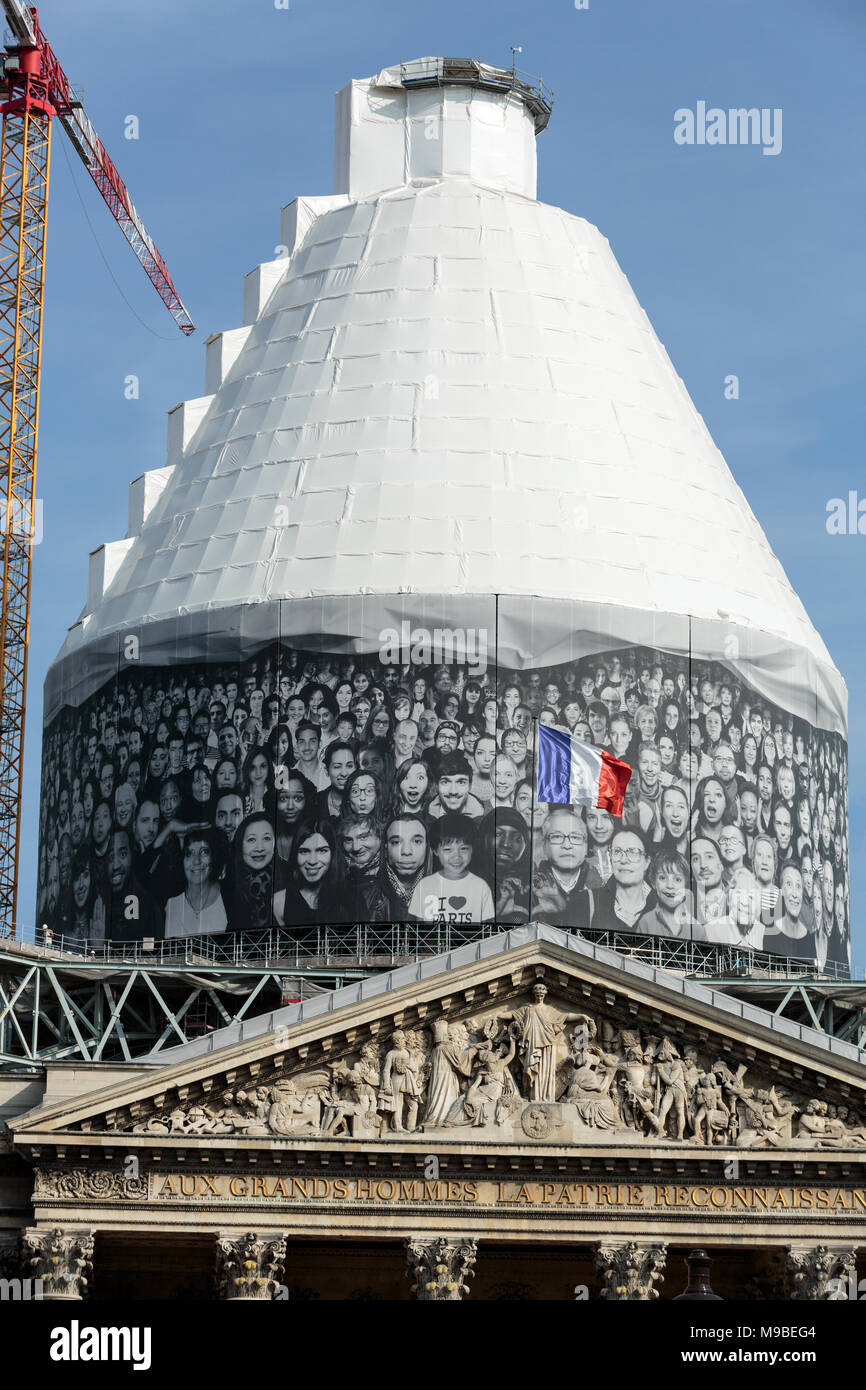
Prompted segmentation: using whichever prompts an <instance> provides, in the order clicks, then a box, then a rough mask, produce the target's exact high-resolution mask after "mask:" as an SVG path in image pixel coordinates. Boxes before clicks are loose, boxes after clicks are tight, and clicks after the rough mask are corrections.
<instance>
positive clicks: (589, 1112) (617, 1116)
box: [128, 983, 866, 1149]
mask: <svg viewBox="0 0 866 1390" xmlns="http://www.w3.org/2000/svg"><path fill="white" fill-rule="evenodd" d="M748 1071H749V1069H748V1068H747V1066H746V1064H745V1063H738V1064H736V1065H729V1064H728V1063H727V1062H725V1061H722V1060H719V1058H718V1057H717V1056H715V1055H714V1054H713V1053H712V1052H709V1051H706V1050H705V1049H703V1048H702V1047H700V1046H699V1045H697V1044H695V1043H693V1042H689V1041H685V1040H683V1039H681V1038H677V1039H676V1040H675V1039H674V1038H672V1037H670V1036H667V1035H665V1034H663V1033H661V1032H659V1033H652V1032H650V1031H649V1030H648V1029H647V1028H641V1027H634V1026H628V1027H622V1026H620V1025H619V1024H618V1023H615V1022H613V1021H611V1020H609V1019H605V1018H604V1017H593V1016H592V1015H590V1014H588V1013H580V1012H573V1011H572V1010H570V1009H569V1008H567V1007H566V1006H565V1005H563V1004H559V1003H557V1002H556V1001H555V1000H552V999H551V997H550V994H549V991H548V988H547V986H546V985H544V984H541V983H537V984H535V985H534V986H533V987H532V989H531V991H530V992H529V994H528V996H527V997H525V999H524V1000H522V1001H521V1000H520V999H518V1000H517V1002H516V1003H514V1004H512V1005H511V1006H510V1007H500V1008H498V1009H497V1008H495V1007H494V1006H493V1005H491V1006H489V1007H488V1008H487V1009H485V1010H484V1011H483V1012H481V1013H479V1014H478V1015H477V1016H475V1017H466V1016H465V1014H464V1015H463V1016H459V1017H456V1016H455V1017H450V1016H449V1015H448V1014H447V1013H443V1014H441V1015H440V1016H439V1017H436V1018H434V1019H432V1020H431V1022H430V1023H429V1024H426V1025H425V1026H423V1027H422V1026H416V1027H413V1028H403V1027H401V1028H395V1029H394V1030H393V1031H392V1032H391V1033H390V1034H388V1033H385V1034H383V1035H382V1037H381V1040H380V1038H379V1037H378V1036H377V1037H376V1038H375V1039H371V1040H369V1041H366V1042H364V1043H363V1044H362V1045H361V1046H360V1047H359V1048H357V1049H356V1050H354V1051H351V1050H348V1051H346V1052H345V1054H344V1055H341V1056H338V1057H337V1058H336V1059H335V1060H334V1061H331V1062H328V1063H327V1064H326V1065H320V1066H319V1067H317V1068H316V1069H312V1070H310V1069H308V1070H306V1071H296V1072H291V1073H289V1074H283V1073H282V1072H279V1073H278V1072H277V1071H276V1069H275V1068H274V1069H273V1075H269V1074H268V1072H267V1070H266V1069H263V1070H262V1072H261V1073H260V1074H259V1075H258V1076H257V1077H256V1084H255V1085H252V1084H248V1085H242V1086H234V1087H232V1088H227V1089H225V1090H223V1091H221V1092H212V1093H211V1094H209V1095H207V1096H202V1097H200V1098H198V1099H195V1100H192V1101H189V1102H187V1103H186V1104H183V1105H181V1104H176V1105H174V1106H170V1105H165V1106H164V1107H163V1111H162V1112H161V1113H160V1112H157V1113H155V1114H153V1115H150V1116H149V1117H147V1118H143V1119H142V1118H138V1119H137V1120H136V1121H135V1122H133V1123H132V1124H131V1125H129V1126H128V1127H131V1128H132V1129H133V1131H134V1132H136V1133H144V1134H164V1135H174V1134H186V1135H205V1134H207V1135H214V1134H234V1135H262V1136H268V1135H270V1136H275V1137H278V1138H290V1139H291V1138H298V1139H303V1138H327V1139H344V1138H345V1139H352V1140H357V1139H388V1138H393V1137H396V1136H406V1135H413V1134H414V1135H422V1134H423V1135H428V1134H439V1135H441V1136H443V1137H445V1136H449V1135H450V1136H453V1137H459V1134H460V1132H461V1131H465V1130H468V1129H471V1130H472V1138H473V1140H474V1139H484V1138H488V1139H490V1140H493V1141H497V1142H509V1141H518V1142H521V1143H525V1142H526V1140H527V1138H528V1139H530V1140H533V1141H544V1142H551V1143H560V1144H569V1143H582V1144H598V1143H607V1142H615V1143H616V1144H618V1145H622V1144H644V1143H647V1142H652V1143H654V1144H692V1145H696V1146H700V1147H704V1148H706V1147H726V1148H741V1149H769V1148H774V1149H844V1148H854V1149H857V1148H863V1147H866V1124H864V1120H863V1118H862V1117H861V1116H860V1115H859V1114H857V1113H856V1112H855V1111H854V1110H853V1109H852V1108H851V1107H850V1106H847V1105H843V1104H838V1105H834V1104H832V1103H831V1102H830V1101H828V1100H819V1099H817V1098H816V1097H815V1096H814V1095H811V1096H810V1095H809V1094H808V1093H805V1094H802V1095H800V1094H794V1093H791V1092H789V1091H788V1090H786V1089H785V1088H784V1087H782V1086H781V1085H780V1084H778V1083H776V1084H774V1082H773V1080H772V1079H771V1077H770V1076H769V1075H768V1076H766V1077H762V1076H761V1074H760V1063H758V1064H756V1067H755V1073H756V1074H755V1077H754V1078H753V1077H751V1076H750V1075H749V1074H748Z"/></svg>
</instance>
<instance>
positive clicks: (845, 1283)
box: [785, 1245, 857, 1301]
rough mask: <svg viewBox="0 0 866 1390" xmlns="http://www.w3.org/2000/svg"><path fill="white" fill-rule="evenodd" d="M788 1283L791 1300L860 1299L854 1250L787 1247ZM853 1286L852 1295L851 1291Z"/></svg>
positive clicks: (804, 1246)
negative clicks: (858, 1296) (849, 1290)
mask: <svg viewBox="0 0 866 1390" xmlns="http://www.w3.org/2000/svg"><path fill="white" fill-rule="evenodd" d="M785 1283H786V1285H787V1287H788V1288H789V1289H790V1290H791V1293H790V1297H791V1298H792V1299H816V1300H819V1299H824V1300H830V1301H833V1300H838V1299H844V1298H848V1297H851V1296H853V1297H854V1298H856V1297H857V1264H856V1260H855V1257H854V1250H853V1247H851V1246H830V1245H788V1246H786V1248H785ZM851 1284H853V1286H854V1292H853V1295H849V1293H848V1288H849V1286H850V1285H851Z"/></svg>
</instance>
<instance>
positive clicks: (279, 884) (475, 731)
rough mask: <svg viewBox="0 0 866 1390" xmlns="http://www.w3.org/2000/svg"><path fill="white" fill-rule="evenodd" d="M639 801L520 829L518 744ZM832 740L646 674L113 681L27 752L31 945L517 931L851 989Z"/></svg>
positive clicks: (681, 673)
mask: <svg viewBox="0 0 866 1390" xmlns="http://www.w3.org/2000/svg"><path fill="white" fill-rule="evenodd" d="M536 722H537V723H540V724H548V725H551V726H552V727H555V728H559V729H564V730H567V731H568V732H569V733H571V734H574V735H576V736H577V737H578V738H581V739H583V740H586V741H588V742H591V743H594V744H596V745H597V746H599V747H602V748H607V749H609V751H610V752H611V753H612V754H613V755H614V756H615V757H617V758H619V759H621V760H623V761H624V762H626V763H628V764H629V765H630V766H631V767H632V769H633V774H632V778H631V782H630V785H629V789H628V794H627V797H626V803H625V810H624V814H623V816H622V819H615V818H614V817H612V816H611V815H610V814H609V813H608V812H606V811H601V810H595V809H589V810H583V809H573V808H571V807H568V806H553V805H550V806H548V805H541V804H535V805H533V779H532V758H533V738H534V728H535V724H536ZM847 804H848V803H847V760H846V747H845V743H844V740H843V739H842V737H841V736H840V735H838V734H834V733H827V732H824V731H822V730H817V729H815V728H813V727H812V726H810V725H809V724H807V723H806V722H804V721H803V720H800V719H797V718H795V717H794V716H792V715H790V714H787V713H786V712H785V711H784V710H782V709H779V708H776V707H775V706H773V705H770V704H768V703H767V702H766V701H765V700H764V699H762V698H759V697H758V696H757V695H755V694H754V693H753V692H752V691H751V690H750V689H749V688H748V687H747V686H746V685H745V684H744V683H742V682H739V681H738V680H737V679H735V678H734V677H733V676H732V675H731V672H730V670H729V669H728V667H727V666H723V665H721V664H715V663H709V662H705V663H696V662H694V661H692V663H691V669H689V664H688V663H687V662H686V661H685V660H683V659H682V658H679V657H670V656H667V655H666V654H665V653H664V652H662V651H659V650H654V649H649V648H645V647H631V648H628V649H621V650H617V651H616V652H612V653H608V654H604V655H595V656H592V657H591V658H581V659H580V660H576V661H573V662H569V663H565V664H562V665H559V666H556V667H551V668H545V669H531V668H530V669H527V670H522V671H519V672H516V671H508V670H502V669H501V668H500V669H499V670H495V669H494V668H493V667H492V666H488V667H487V669H486V670H485V672H484V674H481V675H476V674H473V670H472V668H471V667H467V666H461V665H454V664H450V665H432V664H430V665H418V664H415V665H411V664H410V665H402V666H399V665H394V664H387V663H386V662H385V661H384V660H383V659H382V658H381V656H380V654H379V653H374V654H372V655H370V656H360V655H359V656H329V655H326V654H324V655H323V654H321V653H310V652H307V651H303V650H299V649H294V648H290V647H287V646H286V645H285V644H283V643H275V644H271V645H268V646H266V647H263V648H262V649H260V650H259V651H258V652H257V653H256V654H255V655H253V656H251V657H249V658H248V659H245V660H242V661H239V662H238V663H236V664H234V665H232V664H225V663H222V664H214V663H207V664H204V663H203V664H200V665H189V666H186V665H184V666H178V667H175V668H162V667H160V668H155V667H148V668H143V669H134V668H133V667H128V668H126V669H124V670H123V671H122V672H121V673H120V674H119V675H118V676H117V677H116V679H115V680H112V681H111V682H109V683H108V684H107V685H106V686H105V687H104V688H103V689H102V690H101V691H99V692H98V693H97V694H95V695H92V696H91V697H90V698H89V700H88V701H87V702H86V703H85V704H83V705H82V706H81V707H80V708H77V709H71V708H69V707H66V708H64V709H62V710H61V712H60V713H59V714H58V715H57V716H56V717H55V719H54V720H53V721H52V723H51V724H50V725H49V727H48V728H47V729H46V731H45V735H44V747H43V772H42V797H41V813H40V814H41V822H40V851H39V871H38V872H39V882H38V902H37V922H38V924H39V925H40V926H42V927H43V928H44V927H48V928H50V929H51V931H53V932H54V933H55V935H61V934H62V935H63V936H64V937H66V938H70V937H71V938H77V939H79V940H81V941H84V940H90V941H100V940H104V939H111V940H113V941H124V940H136V939H141V938H145V937H154V938H156V939H161V938H168V939H170V938H177V937H194V936H204V935H214V934H220V933H223V932H234V931H251V930H257V929H262V928H268V927H271V926H280V927H287V928H293V927H297V928H304V927H309V926H312V925H315V924H323V923H328V924H337V923H376V922H378V923H403V922H413V923H418V924H422V925H430V926H436V925H440V924H443V923H448V924H452V925H461V926H468V925H472V924H480V923H493V922H495V923H497V924H499V925H501V926H503V927H507V926H513V925H517V924H520V923H523V922H526V921H528V920H529V918H530V915H531V916H532V917H533V918H534V919H536V920H539V921H542V922H547V923H550V924H552V925H556V926H562V927H567V928H570V929H572V930H575V931H591V930H595V931H617V932H622V933H633V934H637V935H647V934H649V935H652V936H656V937H666V938H669V939H672V940H674V939H691V940H694V941H699V942H709V943H718V944H721V945H730V946H736V945H742V946H745V947H748V948H752V949H755V950H759V951H767V952H772V953H776V954H779V955H782V956H787V957H789V958H794V959H796V960H798V961H803V962H807V963H811V964H813V965H817V966H818V967H819V968H820V969H824V968H825V966H826V965H827V963H828V962H830V964H831V967H838V968H842V969H843V970H844V969H846V968H847V967H848V964H849V958H850V951H849V919H848V873H849V864H848V826H847Z"/></svg>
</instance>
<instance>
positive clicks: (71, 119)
mask: <svg viewBox="0 0 866 1390" xmlns="http://www.w3.org/2000/svg"><path fill="white" fill-rule="evenodd" d="M0 3H2V8H3V12H4V13H5V16H6V20H7V23H8V25H9V29H10V31H11V34H10V36H9V40H10V41H8V42H7V44H6V51H5V55H2V57H0V62H2V75H0V101H2V105H0V112H2V116H3V133H2V149H0V523H2V536H0V547H2V576H0V583H2V593H0V937H4V936H6V937H13V936H14V935H15V921H16V917H15V914H16V903H17V895H18V847H19V841H20V832H21V795H22V780H23V756H24V716H25V709H26V690H27V648H28V642H29V637H30V578H31V568H32V553H33V537H34V533H35V505H36V446H37V438H38V429H39V367H40V357H41V348H42V305H43V297H44V290H45V231H46V220H47V212H48V175H49V168H50V162H51V126H52V122H53V119H54V117H55V116H56V117H57V119H58V121H59V122H60V124H61V125H62V127H63V129H64V130H65V132H66V134H67V135H68V136H69V138H70V140H71V141H72V144H73V146H74V147H75V150H76V152H77V154H78V155H79V156H80V158H81V160H82V162H83V164H84V167H85V168H86V169H87V172H88V173H89V174H90V177H91V178H92V179H93V182H94V183H95V184H96V186H97V188H98V189H99V191H100V193H101V194H102V196H103V198H104V199H105V201H106V203H107V204H108V207H109V209H110V211H111V214H112V216H113V217H114V218H115V219H116V221H117V223H118V224H119V226H120V229H121V231H122V232H123V235H124V236H125V237H126V239H127V241H128V242H129V244H130V246H131V247H132V249H133V251H134V252H135V255H136V256H137V258H138V260H139V261H140V262H141V264H142V266H143V267H144V270H145V273H146V275H147V276H148V278H149V279H150V281H151V283H152V284H153V286H154V288H155V289H156V292H157V294H158V295H159V297H160V299H161V300H162V302H163V303H164V304H165V306H166V308H167V309H168V311H169V313H170V314H171V316H172V318H173V319H174V320H175V322H176V323H177V325H178V327H179V328H180V330H181V332H182V333H192V332H193V331H194V328H195V325H194V324H193V322H192V320H191V318H190V316H189V314H188V313H187V311H186V309H185V308H184V306H183V303H182V302H181V299H180V296H179V295H178V293H177V290H176V289H175V287H174V285H173V283H172V279H171V276H170V275H169V273H168V270H167V268H166V264H165V261H164V260H163V259H162V257H161V255H160V254H159V252H158V251H157V249H156V246H155V245H154V243H153V240H152V239H151V237H150V236H149V234H148V232H147V230H146V228H145V226H144V223H143V222H142V220H141V218H140V217H139V215H138V213H137V212H136V210H135V206H134V204H133V202H132V199H131V198H130V196H129V193H128V192H127V189H126V185H125V184H124V182H123V180H122V179H121V177H120V175H119V174H118V172H117V170H116V168H115V167H114V164H113V163H112V161H111V159H110V158H109V156H108V154H107V153H106V150H105V146H104V145H103V143H102V141H101V140H100V138H99V136H98V135H97V134H96V131H95V130H94V129H93V126H92V125H91V123H90V121H89V120H88V118H87V115H86V113H85V111H84V108H83V106H82V104H81V101H80V100H79V99H78V98H77V97H76V95H75V92H74V91H73V88H72V86H71V84H70V82H69V79H68V78H67V76H66V74H65V72H64V71H63V69H62V67H61V66H60V64H59V62H58V61H57V58H56V56H55V54H54V52H53V50H52V48H51V45H50V44H49V43H48V41H47V40H46V38H45V35H44V34H43V33H42V30H41V29H40V27H39V19H38V15H37V11H36V10H35V9H31V8H30V7H27V6H25V5H23V4H21V0H0Z"/></svg>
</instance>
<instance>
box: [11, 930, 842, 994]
mask: <svg viewBox="0 0 866 1390" xmlns="http://www.w3.org/2000/svg"><path fill="white" fill-rule="evenodd" d="M509 930H511V927H510V926H507V925H498V924H496V923H492V922H491V923H486V924H483V925H472V924H469V925H467V926H453V925H446V924H441V925H431V926H426V925H424V924H423V923H414V922H410V923H376V922H362V923H352V924H334V925H328V924H325V925H321V926H314V927H271V928H268V929H266V930H262V931H247V932H236V933H233V934H229V933H225V934H223V935H220V936H193V937H176V938H171V939H170V940H147V939H145V940H144V941H106V940H99V941H90V940H82V939H80V938H72V937H65V936H62V935H56V934H55V935H48V936H45V934H44V933H36V938H37V939H36V941H35V942H34V943H33V944H30V945H28V944H27V943H26V942H22V941H20V940H18V941H15V942H12V941H11V940H9V941H5V940H2V939H0V951H2V950H4V949H8V950H9V951H14V952H15V954H22V955H37V956H52V957H54V958H60V959H62V960H63V961H64V962H67V963H71V962H73V961H74V962H76V963H79V962H80V963H82V964H89V963H97V964H109V963H110V964H115V965H124V964H130V965H153V966H169V967H175V968H194V967H195V966H197V965H198V966H203V965H208V966H225V967H230V968H231V967H240V968H244V967H247V968H251V969H271V968H278V969H282V968H284V967H285V968H294V969H303V968H305V967H306V968H321V967H322V966H330V965H341V966H350V967H352V966H354V967H355V968H359V969H370V970H376V969H388V968H391V967H392V966H394V965H396V964H402V963H404V962H407V961H413V960H420V959H422V958H426V957H430V956H438V955H444V954H446V953H447V952H448V951H452V950H455V949H456V948H457V947H458V946H465V945H468V944H469V943H471V942H473V941H478V940H479V939H482V938H484V937H488V936H496V935H498V934H499V933H500V932H504V931H509ZM577 935H579V936H581V937H582V938H583V939H584V940H586V941H593V942H597V943H598V944H599V945H602V946H608V947H610V949H611V950H614V951H617V952H619V954H620V955H625V956H630V957H633V958H636V959H638V960H643V961H646V963H647V964H648V965H654V966H657V967H659V968H661V969H665V970H673V971H676V972H677V973H680V974H685V975H691V976H695V977H697V978H702V979H706V978H715V979H725V980H729V981H733V980H743V981H745V980H754V981H767V982H770V981H773V980H778V981H781V980H793V979H797V980H803V981H805V980H817V981H828V982H833V981H838V982H840V983H850V982H854V981H855V980H856V979H857V978H864V977H862V976H861V977H856V976H854V975H853V974H852V973H851V972H849V971H847V970H845V969H843V967H842V966H840V965H837V964H835V963H833V962H830V961H828V962H827V964H826V966H825V968H824V969H823V970H822V971H820V972H819V971H817V970H816V968H815V966H814V965H812V964H810V963H809V962H807V961H803V960H800V959H792V958H789V957H786V956H777V955H770V954H769V953H767V952H765V951H753V950H746V949H744V948H742V947H735V946H716V945H711V944H708V943H705V942H696V941H688V940H685V941H670V940H667V939H666V938H662V937H653V936H634V935H630V934H628V933H626V932H619V931H616V932H613V931H592V930H585V931H582V932H579V933H577Z"/></svg>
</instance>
